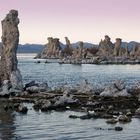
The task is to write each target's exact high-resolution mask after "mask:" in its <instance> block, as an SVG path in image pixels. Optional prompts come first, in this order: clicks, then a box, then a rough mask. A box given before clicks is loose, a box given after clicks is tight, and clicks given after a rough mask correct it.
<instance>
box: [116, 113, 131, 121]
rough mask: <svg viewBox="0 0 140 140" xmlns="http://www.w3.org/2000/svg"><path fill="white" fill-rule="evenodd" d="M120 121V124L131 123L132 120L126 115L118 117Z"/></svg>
mask: <svg viewBox="0 0 140 140" xmlns="http://www.w3.org/2000/svg"><path fill="white" fill-rule="evenodd" d="M118 121H120V122H124V123H125V122H131V118H130V117H128V116H126V115H120V116H119V117H118Z"/></svg>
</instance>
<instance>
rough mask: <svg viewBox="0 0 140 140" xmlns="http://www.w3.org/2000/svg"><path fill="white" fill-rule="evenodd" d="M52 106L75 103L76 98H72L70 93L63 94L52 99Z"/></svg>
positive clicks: (76, 101)
mask: <svg viewBox="0 0 140 140" xmlns="http://www.w3.org/2000/svg"><path fill="white" fill-rule="evenodd" d="M54 102H55V103H54V106H56V107H59V106H66V105H69V104H77V103H78V99H74V98H73V96H72V95H70V94H64V95H63V96H61V97H56V98H55V99H54Z"/></svg>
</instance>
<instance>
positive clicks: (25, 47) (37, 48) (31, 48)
mask: <svg viewBox="0 0 140 140" xmlns="http://www.w3.org/2000/svg"><path fill="white" fill-rule="evenodd" d="M77 43H78V42H76V43H72V44H71V45H72V47H73V48H76V47H78V45H77ZM126 43H127V42H122V45H121V46H122V47H125V45H126ZM136 44H139V42H136V41H131V42H129V43H128V48H129V50H131V49H132V48H133V47H134V46H135V45H136ZM60 46H61V48H62V49H64V48H65V44H63V43H61V42H60ZM97 46H98V45H97V44H92V43H88V42H84V48H91V47H97ZM44 47H45V46H44V45H42V44H29V43H27V44H19V47H18V53H39V52H41V51H42V50H43V48H44ZM0 52H1V43H0Z"/></svg>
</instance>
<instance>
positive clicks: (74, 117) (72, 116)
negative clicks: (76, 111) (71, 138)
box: [69, 115, 79, 119]
mask: <svg viewBox="0 0 140 140" xmlns="http://www.w3.org/2000/svg"><path fill="white" fill-rule="evenodd" d="M69 118H71V119H77V118H79V116H76V115H70V116H69Z"/></svg>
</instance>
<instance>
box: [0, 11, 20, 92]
mask: <svg viewBox="0 0 140 140" xmlns="http://www.w3.org/2000/svg"><path fill="white" fill-rule="evenodd" d="M1 23H2V53H1V61H0V67H1V71H0V84H2V83H3V81H4V80H9V81H10V82H11V84H12V86H13V88H18V89H19V88H20V89H21V90H22V78H21V74H20V72H19V70H18V68H17V63H18V62H17V57H16V53H17V47H18V42H19V30H18V24H19V18H18V11H16V10H11V11H10V12H9V13H8V14H7V15H6V17H5V19H4V20H3V21H2V22H1Z"/></svg>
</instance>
